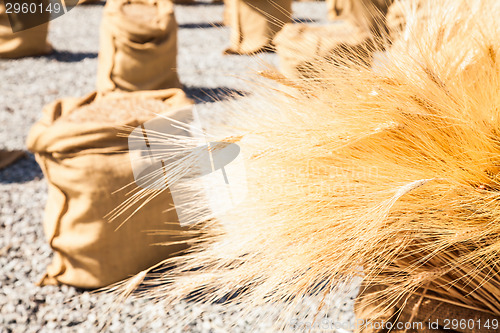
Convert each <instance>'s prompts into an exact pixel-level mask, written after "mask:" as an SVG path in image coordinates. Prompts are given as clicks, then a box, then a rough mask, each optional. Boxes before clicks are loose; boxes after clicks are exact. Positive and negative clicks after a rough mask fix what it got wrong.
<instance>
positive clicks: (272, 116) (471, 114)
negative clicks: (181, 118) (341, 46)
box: [129, 0, 500, 315]
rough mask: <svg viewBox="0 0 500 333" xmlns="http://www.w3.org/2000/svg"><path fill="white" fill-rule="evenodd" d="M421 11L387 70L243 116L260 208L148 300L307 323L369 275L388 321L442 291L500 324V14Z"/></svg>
mask: <svg viewBox="0 0 500 333" xmlns="http://www.w3.org/2000/svg"><path fill="white" fill-rule="evenodd" d="M421 6H422V7H421V8H420V9H419V11H425V17H427V20H425V21H419V20H412V19H411V18H408V19H406V22H407V27H406V32H405V33H406V34H411V38H403V39H401V40H398V42H397V43H394V44H393V46H392V47H391V49H390V50H388V51H387V52H386V53H385V55H384V57H380V59H379V60H377V61H376V64H375V65H374V68H368V67H367V66H366V65H362V64H361V65H356V64H351V66H343V65H342V64H341V62H338V61H335V62H334V63H331V62H325V63H323V64H318V65H317V66H318V67H317V69H318V70H317V71H316V72H317V77H315V78H314V80H311V79H309V80H307V81H297V80H295V81H293V85H292V84H290V86H293V87H299V88H300V89H297V90H295V89H293V88H291V87H286V88H285V89H279V88H277V87H276V86H273V85H269V86H267V87H263V86H261V88H260V92H257V93H256V95H257V96H254V97H253V98H252V99H251V101H249V103H247V104H245V103H239V104H235V105H233V107H234V108H235V111H234V112H233V113H232V114H230V115H229V117H228V119H230V120H229V122H230V124H231V125H232V126H233V128H234V129H236V131H237V132H239V133H240V136H238V137H237V139H234V137H233V139H232V141H236V142H237V144H238V145H239V146H240V148H241V153H242V154H243V156H244V161H245V165H246V169H247V184H248V195H247V199H246V200H245V202H244V203H242V204H240V205H239V206H237V207H235V208H234V209H232V210H230V211H229V212H228V213H226V214H225V215H224V216H217V218H216V219H214V220H210V221H208V222H207V221H204V222H206V224H205V225H204V228H205V230H206V235H205V237H204V238H203V239H202V240H200V242H199V243H198V245H197V246H194V247H193V248H192V250H191V253H190V254H188V255H187V256H185V257H183V258H181V259H173V260H171V261H168V262H165V265H172V266H175V267H174V268H173V269H172V270H170V271H168V272H167V273H162V274H159V281H160V282H163V283H161V286H160V287H157V288H156V289H155V288H152V289H148V291H147V293H145V294H144V295H143V296H145V297H155V298H156V299H158V300H161V301H164V302H165V304H167V305H168V304H173V302H175V301H177V300H178V299H180V298H182V297H185V296H187V295H191V296H193V298H195V299H197V300H199V301H207V302H208V301H212V300H214V299H220V298H225V299H229V300H228V301H230V302H239V303H240V304H243V305H245V307H243V309H248V308H249V306H248V305H257V304H262V303H266V302H286V303H288V304H289V306H290V307H289V308H288V309H293V306H294V305H295V304H296V303H297V302H299V301H300V299H301V298H302V297H303V296H304V295H306V294H320V293H328V292H331V291H332V290H335V288H337V286H338V285H339V283H341V282H344V281H349V280H350V279H352V278H353V277H355V276H359V275H362V276H364V281H365V283H366V284H379V283H383V284H384V285H385V286H387V288H386V289H385V291H384V292H383V293H381V294H380V295H381V300H382V302H381V303H380V308H382V307H389V306H391V305H393V304H395V303H397V302H398V301H400V300H401V299H404V298H405V297H407V296H408V295H409V293H410V294H411V292H413V291H415V290H417V289H418V288H421V287H426V288H427V289H428V290H432V291H433V292H435V293H437V294H441V295H445V296H444V297H441V298H444V299H446V300H448V301H449V302H453V303H454V304H458V305H463V306H466V307H472V308H474V309H478V310H482V311H485V312H489V313H492V314H495V315H500V298H499V297H498V295H499V294H500V290H499V287H498V286H499V285H500V277H499V276H498V275H497V272H498V251H499V250H500V241H499V239H500V223H498V218H499V216H500V206H499V202H500V201H499V199H500V195H499V193H500V192H499V189H500V179H499V171H500V169H499V167H500V144H499V143H500V142H499V134H500V117H499V116H500V107H499V106H500V93H499V91H500V39H499V38H498V36H499V33H500V23H499V21H498V20H497V17H496V16H497V14H498V13H499V10H500V3H498V2H497V1H495V0H487V1H481V0H473V1H465V0H460V1H456V0H443V1H439V2H431V1H425V2H423V3H422V4H421ZM282 82H285V80H282ZM289 82H291V81H289ZM214 133H217V134H220V133H219V132H214ZM177 143H178V144H179V149H183V145H182V142H181V141H177ZM190 149H191V148H190ZM166 155H168V154H167V153H166ZM184 166H185V165H184ZM171 170H172V172H174V171H176V170H181V168H171ZM174 176H175V175H173V174H171V175H169V177H174ZM196 184H197V183H196V182H193V187H195V186H196ZM200 204H201V203H200V202H194V203H193V206H196V205H200ZM195 222H200V221H195ZM361 267H363V268H361ZM154 283H155V284H158V280H156V281H154ZM129 287H130V286H129ZM155 291H156V292H155ZM235 291H237V292H235ZM228 295H232V296H233V297H230V298H227V296H228Z"/></svg>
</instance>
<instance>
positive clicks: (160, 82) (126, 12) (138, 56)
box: [97, 0, 180, 93]
mask: <svg viewBox="0 0 500 333" xmlns="http://www.w3.org/2000/svg"><path fill="white" fill-rule="evenodd" d="M103 15H104V16H103V19H102V24H101V35H100V50H99V61H98V70H97V90H98V91H99V92H101V93H106V92H109V91H114V90H122V91H137V90H157V89H167V88H178V87H180V82H179V78H178V76H177V72H176V67H177V59H176V57H177V22H176V20H175V16H174V9H173V3H172V2H171V1H154V0H150V1H148V0H130V1H129V0H109V1H108V2H107V3H106V6H105V8H104V14H103Z"/></svg>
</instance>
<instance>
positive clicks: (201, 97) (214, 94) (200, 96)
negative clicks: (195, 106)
mask: <svg viewBox="0 0 500 333" xmlns="http://www.w3.org/2000/svg"><path fill="white" fill-rule="evenodd" d="M184 91H185V92H186V95H187V96H188V97H189V98H191V99H193V100H194V101H195V102H196V103H212V102H219V101H223V100H227V99H231V98H233V97H242V96H246V95H248V93H247V92H245V91H242V90H237V89H231V88H227V87H218V88H200V87H184Z"/></svg>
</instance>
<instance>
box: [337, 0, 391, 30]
mask: <svg viewBox="0 0 500 333" xmlns="http://www.w3.org/2000/svg"><path fill="white" fill-rule="evenodd" d="M393 1H394V0H327V7H328V19H330V20H346V21H349V22H351V23H353V24H355V25H357V26H358V27H359V28H361V29H364V30H366V31H370V32H371V33H372V34H373V35H375V36H384V37H385V33H386V27H385V15H386V14H387V11H388V9H389V6H390V5H391V3H392V2H393Z"/></svg>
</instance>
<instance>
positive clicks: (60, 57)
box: [46, 50, 97, 62]
mask: <svg viewBox="0 0 500 333" xmlns="http://www.w3.org/2000/svg"><path fill="white" fill-rule="evenodd" d="M46 57H47V58H49V59H54V60H57V61H60V62H79V61H82V60H84V59H96V58H97V53H95V52H69V51H57V50H55V51H54V52H53V53H51V54H49V55H47V56H46Z"/></svg>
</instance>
